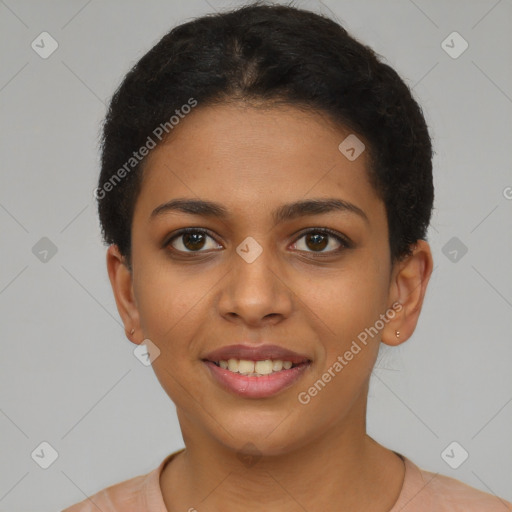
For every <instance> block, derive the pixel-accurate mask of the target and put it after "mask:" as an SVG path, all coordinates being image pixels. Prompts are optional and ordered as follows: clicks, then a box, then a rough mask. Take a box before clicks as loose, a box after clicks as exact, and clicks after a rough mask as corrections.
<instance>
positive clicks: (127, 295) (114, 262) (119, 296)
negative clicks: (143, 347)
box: [107, 244, 140, 345]
mask: <svg viewBox="0 0 512 512" xmlns="http://www.w3.org/2000/svg"><path fill="white" fill-rule="evenodd" d="M107 271H108V277H109V279H110V284H111V286H112V291H113V292H114V297H115V300H116V305H117V310H118V311H119V315H120V316H121V319H122V321H123V323H124V327H125V332H126V337H127V338H128V339H129V340H130V341H131V342H132V343H135V344H136V345H138V344H139V343H140V342H136V341H134V340H135V338H137V331H140V318H139V311H138V309H137V304H136V302H135V296H134V293H133V283H132V273H131V270H130V269H129V268H128V265H127V263H126V260H125V258H124V256H123V255H122V254H121V253H120V252H119V248H118V247H117V245H115V244H112V245H111V246H110V247H109V248H108V250H107ZM132 329H134V333H133V334H131V330H132Z"/></svg>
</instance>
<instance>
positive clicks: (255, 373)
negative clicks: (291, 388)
mask: <svg viewBox="0 0 512 512" xmlns="http://www.w3.org/2000/svg"><path fill="white" fill-rule="evenodd" d="M204 361H205V362H206V361H208V362H210V363H213V364H214V365H215V366H218V367H219V368H222V369H223V370H228V371H230V372H232V373H235V374H240V375H244V376H246V377H264V376H265V375H273V374H275V373H279V372H283V371H286V370H290V369H291V368H297V367H299V366H304V365H307V364H309V363H310V362H311V361H309V360H304V361H301V362H299V363H293V362H292V361H283V360H281V359H264V360H259V361H252V360H249V359H234V358H232V359H228V360H220V361H209V360H204Z"/></svg>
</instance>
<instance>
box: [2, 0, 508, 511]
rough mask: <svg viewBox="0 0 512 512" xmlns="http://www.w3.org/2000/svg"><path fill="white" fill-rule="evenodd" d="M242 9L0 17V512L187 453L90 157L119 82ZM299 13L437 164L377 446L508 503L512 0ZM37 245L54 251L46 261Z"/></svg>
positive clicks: (380, 387)
mask: <svg viewBox="0 0 512 512" xmlns="http://www.w3.org/2000/svg"><path fill="white" fill-rule="evenodd" d="M237 4H238V3H237V2H222V1H214V0H210V1H209V2H206V1H205V0H195V1H188V2H177V1H163V0H160V1H156V0H152V1H149V2H135V1H130V2H127V1H108V2H100V1H98V0H90V1H87V0H80V1H53V2H36V1H14V0H6V1H0V43H1V44H0V48H1V50H0V51H1V59H2V65H1V68H0V105H1V106H0V108H1V113H2V114H1V118H0V123H1V130H2V132H1V133H2V136H1V138H0V144H1V154H2V164H1V165H2V171H1V177H0V226H1V254H2V256H1V266H0V308H1V309H0V311H1V321H0V335H1V338H0V339H1V343H2V345H1V346H2V358H1V359H0V510H2V511H7V510H9V511H11V512H19V511H36V510H37V511H51V510H59V509H61V508H64V507H65V506H69V505H71V504H72V503H75V502H77V501H80V500H83V499H84V498H85V497H86V495H90V494H92V493H95V492H97V491H98V490H100V489H102V488H104V487H106V486H107V485H111V484H113V483H116V482H119V481H122V480H124V479H127V478H131V477H133V476H136V475H139V474H143V473H147V472H148V471H150V470H152V469H154V468H155V467H156V466H157V465H158V464H159V463H160V462H161V460H162V459H163V458H164V457H165V456H166V455H167V454H169V453H171V452H172V451H174V450H176V449H178V448H180V447H181V446H183V444H182V443H183V441H182V438H181V434H180V431H179V426H178V423H177V420H176V415H175V407H174V405H173V404H172V402H171V401H170V399H169V398H168V397H167V395H166V394H165V393H164V391H163V390H162V389H161V387H160V385H159V383H158V381H157V379H156V377H155V375H154V373H153V371H152V369H151V367H145V366H143V365H142V364H141V363H140V362H139V360H138V359H136V358H135V357H134V355H133V350H134V348H135V345H133V344H131V343H130V342H129V341H128V340H127V339H126V338H125V336H124V331H123V326H122V324H121V321H120V319H119V316H118V313H117V310H116V306H115V302H114V298H113V295H112V291H111V288H110V283H109V281H108V277H107V273H106V268H105V250H106V249H105V247H104V246H103V245H102V243H101V239H100V231H99V225H98V221H97V217H96V211H95V201H94V198H93V194H92V192H93V189H94V188H95V185H96V179H97V173H98V148H97V144H98V136H99V130H100V123H101V121H102V118H103V116H104V114H105V103H106V102H107V101H108V99H109V97H110V95H111V94H112V93H113V91H114V90H115V87H116V86H117V85H118V83H119V81H120V80H121V78H122V77H123V75H124V74H125V73H126V72H127V71H128V70H129V68H130V67H131V66H132V65H133V64H134V63H135V62H136V61H137V60H138V59H139V58H140V57H141V56H142V55H143V54H144V53H145V52H146V51H147V50H149V48H150V47H151V46H152V45H153V44H155V43H156V42H157V40H159V39H160V37H161V36H162V35H163V34H164V33H166V32H167V31H168V30H169V29H170V28H171V27H172V26H174V25H176V24H178V23H180V22H183V21H185V20H188V19H190V18H191V17H193V16H197V15H201V14H203V13H206V12H211V11H212V10H213V9H223V8H227V7H229V6H232V5H237ZM296 5H297V6H302V7H306V8H310V9H312V10H316V11H320V12H324V13H326V14H328V15H331V16H332V13H331V11H332V12H334V14H335V15H336V17H337V18H338V20H339V21H340V22H342V23H343V24H344V25H345V26H346V27H347V28H348V30H349V31H351V32H352V33H353V34H354V35H355V36H357V37H359V38H360V39H361V40H363V41H364V42H365V43H367V44H369V45H370V46H372V47H373V48H374V49H375V50H376V51H377V52H378V53H380V54H382V55H383V56H385V58H386V60H387V62H388V63H390V64H391V65H392V66H394V67H395V68H396V69H397V71H398V72H399V73H400V74H401V75H402V76H403V77H404V79H405V80H406V81H407V83H409V84H410V85H411V86H412V87H413V88H414V93H415V95H416V97H417V98H418V100H419V102H420V103H421V105H422V106H423V108H424V111H425V115H426V117H427V121H428V123H429V126H430V129H431V132H432V136H433V139H434V144H435V149H436V156H435V161H434V165H435V185H436V202H435V206H436V210H435V214H434V218H433V222H432V226H431V228H430V231H429V241H430V243H431V246H432V250H433V255H434V260H435V269H434V272H433V275H432V279H431V282H430V285H429V289H428V292H427V297H426V302H425V305H424V309H423V312H422V315H421V318H420V321H419V324H418V327H417V330H416V332H415V334H414V336H413V337H412V338H411V339H410V340H409V341H408V342H407V343H405V344H404V345H403V346H401V347H398V348H395V349H389V350H384V351H383V352H382V358H381V359H380V360H379V362H378V364H377V367H376V369H375V371H374V376H373V378H372V386H371V391H370V396H369V411H368V430H369V433H370V435H372V436H373V437H374V438H375V439H376V440H378V441H379V442H381V443H382V444H384V445H386V446H388V447H390V448H393V449H395V450H397V451H399V452H401V453H403V454H405V455H407V456H408V457H409V458H411V459H412V460H413V461H414V462H415V463H416V464H418V465H419V466H420V467H423V468H424V469H427V470H429V471H433V472H440V473H443V474H446V475H449V476H452V477H455V478H457V479H459V480H462V481H464V482H467V483H468V484H470V485H472V486H474V487H477V488H480V489H482V490H485V491H487V492H493V493H495V494H498V495H501V496H502V497H503V498H505V499H508V500H512V440H511V434H510V433H511V432H512V429H511V426H512V403H511V402H512V372H511V371H510V362H511V357H512V340H511V334H510V333H511V332H512V314H511V313H512V311H511V309H512V270H511V266H510V261H511V258H510V255H511V253H512V237H511V236H510V233H511V228H512V215H511V210H512V200H511V199H510V198H511V197H512V188H507V187H512V173H511V160H512V153H511V152H510V141H511V140H512V139H511V135H512V133H511V132H512V128H511V112H512V99H511V96H512V90H511V78H512V59H511V53H512V51H511V36H510V33H511V28H512V5H511V2H510V1H504V0H502V1H495V0H481V1H475V0H473V1H462V0H460V1H453V0H452V1H445V0H443V1H441V0H437V1H429V2H427V1H425V0H415V1H414V2H413V1H412V0H400V1H398V0H397V1H387V2H382V1H377V0H374V1H364V2H350V1H341V0H340V1H324V2H323V3H320V2H318V1H315V2H313V1H311V2H306V1H303V2H301V1H298V2H296ZM43 31H47V32H49V33H50V34H51V35H52V37H53V38H54V39H55V40H56V41H57V42H58V45H59V46H58V49H57V50H56V51H55V52H54V53H53V54H52V55H51V56H50V57H49V58H47V59H43V58H41V57H40V56H39V55H38V54H37V53H36V52H35V51H34V50H33V49H32V48H31V43H32V41H33V40H35V39H36V38H37V37H38V36H39V34H40V33H41V32H43ZM453 31H457V32H459V33H460V34H461V35H462V37H463V38H464V39H465V40H466V41H467V42H468V43H469V48H468V49H467V50H466V51H465V52H464V53H463V54H462V55H460V56H459V57H458V58H456V59H454V58H452V57H450V56H449V55H448V54H447V53H446V52H445V50H444V49H443V48H442V46H441V43H442V41H443V40H445V38H446V37H447V36H448V35H449V34H451V33H452V32H453ZM36 42H37V40H36ZM450 44H452V43H450ZM453 45H455V47H456V48H460V45H459V42H457V43H453V44H452V46H453ZM458 45H459V46H458ZM46 48H48V46H46ZM43 237H47V238H48V239H49V240H51V242H52V243H53V244H54V245H55V246H56V248H57V252H56V254H54V255H53V256H52V254H51V252H50V253H48V255H47V256H46V259H47V261H41V260H40V258H42V257H43V256H42V253H40V252H39V253H38V251H41V250H42V249H41V247H43V248H44V247H45V244H46V246H48V244H49V242H48V241H47V240H43V241H42V242H40V240H41V238H43ZM453 237H456V238H457V239H456V240H455V241H453V240H452V241H451V242H450V240H451V239H452V238H453ZM38 243H39V244H42V245H36V244H38ZM447 244H448V245H447ZM454 244H455V245H454ZM461 244H464V246H465V247H467V253H466V254H463V251H461V248H463V246H462V245H461ZM34 246H36V249H33V247H34ZM454 250H455V251H456V252H454ZM34 252H35V253H36V254H34ZM42 441H47V442H49V443H50V444H51V445H52V446H53V447H54V448H55V450H56V451H57V452H58V458H57V459H56V461H55V462H54V463H53V464H52V465H51V466H50V467H49V468H48V469H42V468H41V467H40V466H39V465H38V464H36V462H35V461H34V460H33V459H32V457H31V453H32V452H33V451H34V450H35V449H36V448H37V447H38V446H39V445H40V443H41V442H42ZM452 441H457V442H458V443H459V444H460V445H461V446H462V447H464V449H465V450H467V452H468V453H469V458H468V459H467V460H466V461H465V462H464V463H463V464H462V465H460V467H458V469H452V468H451V467H450V466H448V465H447V463H446V462H445V461H444V460H443V458H442V457H441V453H442V452H443V450H444V449H445V448H446V447H447V446H448V445H449V444H450V443H451V442H452ZM454 453H455V452H454ZM456 456H457V457H458V455H457V454H456Z"/></svg>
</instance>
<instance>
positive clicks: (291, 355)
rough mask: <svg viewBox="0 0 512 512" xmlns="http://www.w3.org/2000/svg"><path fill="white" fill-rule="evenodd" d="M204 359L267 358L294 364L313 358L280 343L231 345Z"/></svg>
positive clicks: (252, 359)
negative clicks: (279, 344) (281, 345)
mask: <svg viewBox="0 0 512 512" xmlns="http://www.w3.org/2000/svg"><path fill="white" fill-rule="evenodd" d="M202 359H203V361H211V362H218V361H227V360H229V359H246V360H249V361H264V360H265V359H272V360H277V359H280V360H282V361H291V362H292V363H293V364H300V363H307V362H310V361H311V360H310V359H309V358H308V356H306V355H304V354H298V353H297V352H293V351H292V350H288V349H286V348H283V347H280V346H278V345H269V344H266V345H257V346H254V345H246V344H237V345H229V346H225V347H222V348H219V349H217V350H214V351H213V352H210V353H209V354H207V355H206V356H205V357H203V358H202Z"/></svg>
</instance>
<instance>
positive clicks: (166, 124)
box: [66, 3, 512, 512]
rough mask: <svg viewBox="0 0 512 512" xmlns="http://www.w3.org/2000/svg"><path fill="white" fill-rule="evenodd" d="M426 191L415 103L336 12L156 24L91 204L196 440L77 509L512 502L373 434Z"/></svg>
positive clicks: (113, 272) (419, 275)
mask: <svg viewBox="0 0 512 512" xmlns="http://www.w3.org/2000/svg"><path fill="white" fill-rule="evenodd" d="M433 196H434V194H433V185H432V147H431V141H430V137H429V133H428V129H427V126H426V123H425V120H424V118H423V115H422V111H421V109H420V107H419V106H418V104H417V103H416V101H415V100H414V99H413V97H412V96H411V93H410V91H409V89H408V88H407V86H406V85H405V84H404V82H403V81H402V80H401V79H400V78H399V76H398V75H397V73H396V72H395V71H394V70H393V69H391V68H390V67H389V66H387V65H385V64H383V63H381V62H380V61H379V60H378V59H377V57H376V55H375V54H374V52H373V51H372V50H371V49H369V48H368V47H366V46H364V45H362V44H361V43H359V42H357V41H356V40H355V39H353V38H352V37H351V36H350V35H349V34H347V32H346V31H345V30H344V29H343V28H342V27H341V26H339V25H338V24H337V23H335V22H334V21H332V20H329V19H327V18H324V17H322V16H319V15H317V14H313V13H311V12H309V11H305V10H300V9H296V8H292V7H286V6H267V5H261V4H259V3H258V4H252V5H249V6H245V7H243V8H239V9H236V10H233V11H230V12H227V13H222V14H216V15H210V16H205V17H202V18H199V19H196V20H193V21H191V22H189V23H185V24H183V25H180V26H178V27H176V28H175V29H173V30H172V31H171V32H170V33H169V34H167V35H166V36H165V37H163V38H162V39H161V40H160V41H159V43H158V44H157V45H156V46H155V47H154V48H152V49H151V50H150V51H149V52H148V53H147V54H146V55H145V56H144V57H143V58H142V59H141V60H140V61H139V62H138V63H137V64H136V65H135V67H134V68H133V69H132V70H131V71H130V72H129V73H128V75H127V76H126V78H125V79H124V81H123V83H122V84H121V86H120V88H119V89H118V90H117V91H116V93H115V95H114V97H113V99H112V102H111V105H110V109H109V112H108V115H107V119H106V123H105V126H104V138H103V146H102V170H101V175H100V179H99V186H98V189H97V190H96V197H97V199H98V208H99V215H100V220H101V224H102V230H103V236H104V240H105V242H106V243H107V244H109V248H108V251H107V268H108V273H109V277H110V281H111V284H112V288H113V292H114V295H115V299H116V304H117V307H118V310H119V313H120V315H121V317H122V320H123V322H124V325H125V328H126V331H127V336H128V338H129V339H130V340H131V341H132V342H133V343H135V344H140V345H141V352H140V354H141V355H143V356H145V357H146V358H147V359H148V361H149V362H151V364H152V365H153V368H154V371H155V373H156V375H157V377H158V380H159V382H160V383H161V385H162V386H163V388H164V390H165V391H166V392H167V394H168V395H169V397H170V398H171V399H172V401H173V402H174V403H175V405H176V410H177V415H178V419H179V422H180V427H181V430H182V434H183V439H184V441H185V445H186V447H185V448H184V449H182V450H180V451H178V452H175V453H173V454H170V455H169V456H167V457H166V458H165V459H164V460H163V461H162V463H161V464H160V466H159V467H158V468H156V469H155V470H154V471H152V472H150V473H149V474H148V475H142V476H138V477H135V478H133V479H130V480H128V481H125V482H121V483H119V484H116V485H113V486H111V487H109V488H107V489H104V490H102V491H100V492H98V493H97V494H96V495H94V496H92V497H90V498H88V499H86V500H84V501H82V502H81V503H78V504H76V505H74V506H72V507H70V508H68V509H66V511H67V512H77V511H89V510H97V509H100V510H102V511H103V512H107V511H114V510H115V511H121V510H122V511H123V512H127V511H138V512H141V511H159V512H160V511H161V512H165V511H174V510H176V511H178V510H188V511H193V510H198V511H203V510H204V511H206V510H209V511H217V510H222V511H231V510H233V511H239V510H244V511H253V510H265V511H269V510H275V511H279V512H286V511H295V510H308V511H316V510H323V511H325V510H330V511H340V510H351V511H358V510H361V511H363V510H364V511H367V510H371V511H375V512H389V511H392V512H398V511H399V510H411V511H412V510H414V511H426V510H435V511H455V510H465V511H476V510H478V511H482V510H486V511H487V510H488V511H494V510H495V511H504V510H507V509H508V510H512V505H511V504H510V503H507V502H505V501H504V500H501V499H499V498H497V497H495V496H492V495H490V494H486V493H483V492H481V491H478V490H476V489H473V488H471V487H469V486H467V485H465V484H463V483H461V482H459V481H457V480H454V479H452V478H448V477H446V476H442V475H439V474H433V473H429V472H427V471H424V470H421V469H420V468H419V467H418V466H416V465H415V464H414V463H413V462H412V461H411V460H409V459H408V458H407V457H405V456H404V455H402V454H399V453H396V452H394V451H392V450H389V449H387V448H385V447H384V446H381V445H380V444H378V443H377V442H376V441H374V440H373V439H372V438H371V437H370V436H368V435H367V433H366V404H367V393H368V385H369V380H370V375H371V371H372V368H373V366H374V364H375V361H376V358H377V354H378V350H379V346H380V343H381V342H382V343H384V344H386V345H390V346H395V345H399V344H401V343H403V342H404V341H406V340H407V339H408V338H410V337H411V335H412V333H413V332H414V329H415V327H416V324H417V321H418V317H419V314H420V311H421V307H422V304H423V299H424V296H425V293H426V288H427V284H428V281H429V278H430V275H431V272H432V266H433V263H432V255H431V251H430V248H429V245H428V243H427V241H426V239H425V238H426V232H427V228H428V225H429V221H430V216H431V211H432V204H433ZM142 347H145V348H142ZM507 507H508V508H507Z"/></svg>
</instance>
